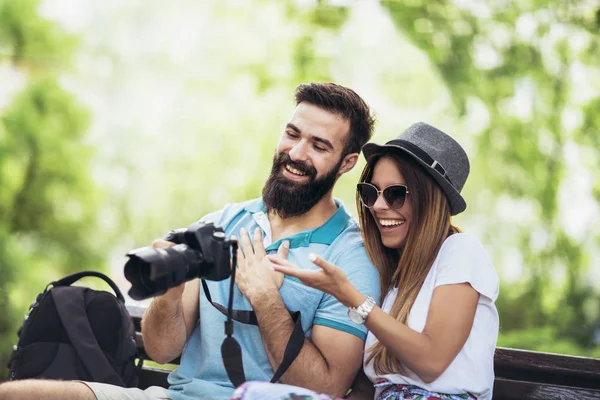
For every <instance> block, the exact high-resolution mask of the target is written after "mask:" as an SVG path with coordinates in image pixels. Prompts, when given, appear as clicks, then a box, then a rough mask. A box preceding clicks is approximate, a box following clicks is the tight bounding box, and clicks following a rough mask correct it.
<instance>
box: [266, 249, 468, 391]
mask: <svg viewBox="0 0 600 400" xmlns="http://www.w3.org/2000/svg"><path fill="white" fill-rule="evenodd" d="M268 258H269V259H270V260H271V261H272V262H273V268H274V269H275V270H277V271H280V272H283V273H284V274H286V275H291V276H295V277H297V278H298V279H300V280H301V281H302V282H303V283H304V284H305V285H308V286H311V287H314V288H316V289H319V290H322V291H324V292H326V293H329V294H331V295H333V296H335V297H336V298H337V299H338V300H339V301H340V302H341V303H342V304H344V305H346V306H353V307H356V306H358V305H359V304H361V303H362V302H363V301H364V300H365V296H364V295H363V294H361V293H360V292H359V291H358V290H357V289H356V288H355V287H354V286H353V285H352V284H351V283H350V282H349V281H348V279H347V277H346V275H345V274H344V272H343V271H342V270H341V269H340V268H338V267H336V266H335V265H333V264H331V263H329V262H327V261H325V260H323V259H321V258H320V257H314V258H313V259H312V261H313V262H314V263H315V264H316V265H317V266H319V267H320V270H315V271H310V270H302V269H299V268H297V267H294V265H293V264H291V263H289V262H288V261H286V260H283V259H281V258H278V257H276V256H269V257H268ZM400 290H402V289H400ZM478 301H479V293H478V292H477V291H476V290H475V289H473V288H472V287H471V285H470V284H468V283H459V284H451V285H442V286H438V287H437V288H435V290H434V291H433V296H432V299H431V303H430V305H429V312H428V314H427V320H426V323H425V327H424V329H423V332H421V333H419V332H417V331H415V330H413V329H411V328H409V327H408V326H407V325H405V324H403V323H400V322H399V321H397V320H396V319H395V318H393V317H391V316H389V315H388V314H386V313H385V312H384V311H383V310H382V309H381V308H379V307H375V308H374V309H373V311H371V313H370V314H369V316H368V318H367V321H366V323H365V325H366V326H367V328H369V330H370V331H371V332H372V333H373V335H375V337H376V338H377V339H378V340H379V341H380V342H381V343H382V344H383V345H384V346H386V348H387V349H388V350H390V351H391V352H392V354H393V355H394V356H395V357H396V358H397V359H398V360H400V362H401V363H402V364H404V365H406V366H407V367H408V368H410V369H411V370H412V371H413V372H414V373H416V374H417V375H418V376H419V378H421V379H422V380H423V381H424V382H432V381H434V380H435V379H437V378H438V377H439V376H440V375H441V374H442V373H443V372H444V371H445V370H446V368H448V366H449V365H450V363H451V362H452V361H453V360H454V358H455V357H456V355H457V354H458V353H459V352H460V349H461V348H462V347H463V346H464V344H465V342H466V341H467V338H468V337H469V333H470V332H471V327H472V326H473V320H474V319H475V311H476V309H477V302H478Z"/></svg>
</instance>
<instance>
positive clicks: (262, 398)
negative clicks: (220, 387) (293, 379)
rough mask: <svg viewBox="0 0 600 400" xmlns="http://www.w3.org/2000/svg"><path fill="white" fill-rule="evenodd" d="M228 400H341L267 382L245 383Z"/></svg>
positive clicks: (307, 390) (295, 387)
mask: <svg viewBox="0 0 600 400" xmlns="http://www.w3.org/2000/svg"><path fill="white" fill-rule="evenodd" d="M229 400H342V399H337V398H336V397H332V396H329V395H326V394H319V393H317V392H313V391H312V390H309V389H304V388H301V387H298V386H290V385H284V384H280V383H269V382H246V383H244V384H243V385H241V386H240V387H238V388H237V389H235V392H233V395H232V396H231V398H230V399H229Z"/></svg>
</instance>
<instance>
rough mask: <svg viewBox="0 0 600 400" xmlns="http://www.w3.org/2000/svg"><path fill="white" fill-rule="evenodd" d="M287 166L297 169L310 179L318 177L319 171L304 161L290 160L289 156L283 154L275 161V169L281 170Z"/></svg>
mask: <svg viewBox="0 0 600 400" xmlns="http://www.w3.org/2000/svg"><path fill="white" fill-rule="evenodd" d="M285 165H289V166H291V167H292V168H294V169H297V170H298V171H300V172H302V173H303V174H305V175H306V176H308V177H309V178H313V177H315V176H316V175H317V169H316V168H315V167H313V166H310V165H308V164H306V163H305V162H303V161H294V160H292V159H291V158H290V156H289V154H287V153H281V154H280V155H279V156H278V157H277V159H276V160H275V167H276V168H279V167H282V166H285Z"/></svg>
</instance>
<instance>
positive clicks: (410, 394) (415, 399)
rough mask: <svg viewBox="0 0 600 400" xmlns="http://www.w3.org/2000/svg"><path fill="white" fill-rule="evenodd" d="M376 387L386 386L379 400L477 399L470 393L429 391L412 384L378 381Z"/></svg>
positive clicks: (378, 397)
mask: <svg viewBox="0 0 600 400" xmlns="http://www.w3.org/2000/svg"><path fill="white" fill-rule="evenodd" d="M375 387H384V388H385V389H383V392H381V393H380V394H379V396H377V400H477V397H475V396H473V395H472V394H470V393H461V394H443V393H434V392H429V391H427V390H425V389H421V388H420V387H417V386H412V385H394V384H392V383H390V382H387V381H386V382H385V383H376V384H375Z"/></svg>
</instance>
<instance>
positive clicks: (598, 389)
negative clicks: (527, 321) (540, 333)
mask: <svg viewBox="0 0 600 400" xmlns="http://www.w3.org/2000/svg"><path fill="white" fill-rule="evenodd" d="M127 309H128V310H129V312H130V313H131V315H132V317H133V319H134V323H135V327H136V337H137V343H138V348H139V350H140V354H141V357H143V358H144V359H145V360H150V358H149V357H148V355H147V354H146V352H145V351H144V344H143V341H142V337H141V334H140V321H141V317H142V315H143V313H144V310H145V308H143V307H139V306H133V305H128V306H127ZM173 363H174V364H178V363H179V360H175V361H174V362H173ZM494 369H495V373H496V380H495V382H494V399H498V400H529V399H531V400H538V399H539V400H542V399H544V400H546V399H600V359H596V358H587V357H575V356H565V355H560V354H550V353H541V352H536V351H526V350H515V349H507V348H502V347H499V348H497V349H496V355H495V359H494ZM169 372H170V371H169V370H167V369H161V368H156V367H150V366H144V368H143V370H142V373H141V375H140V382H139V387H140V388H143V389H145V388H147V387H148V386H152V385H157V386H163V387H167V386H168V384H167V375H168V374H169Z"/></svg>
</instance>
